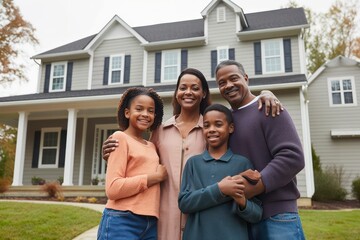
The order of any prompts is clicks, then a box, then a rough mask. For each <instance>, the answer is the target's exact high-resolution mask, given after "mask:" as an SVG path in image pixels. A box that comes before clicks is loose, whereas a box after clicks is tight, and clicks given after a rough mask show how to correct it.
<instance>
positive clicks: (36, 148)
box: [31, 131, 41, 168]
mask: <svg viewBox="0 0 360 240" xmlns="http://www.w3.org/2000/svg"><path fill="white" fill-rule="evenodd" d="M40 137H41V131H35V134H34V148H33V157H32V162H31V167H32V168H38V166H39V151H40Z"/></svg>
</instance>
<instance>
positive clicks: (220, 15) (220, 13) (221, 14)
mask: <svg viewBox="0 0 360 240" xmlns="http://www.w3.org/2000/svg"><path fill="white" fill-rule="evenodd" d="M216 19H217V22H218V23H221V22H226V8H225V7H218V8H217V9H216Z"/></svg>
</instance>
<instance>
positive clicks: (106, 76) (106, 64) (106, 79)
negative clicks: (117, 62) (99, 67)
mask: <svg viewBox="0 0 360 240" xmlns="http://www.w3.org/2000/svg"><path fill="white" fill-rule="evenodd" d="M109 62H110V57H105V59H104V76H103V85H108V84H109Z"/></svg>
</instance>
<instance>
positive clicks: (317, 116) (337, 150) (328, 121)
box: [308, 66, 360, 197]
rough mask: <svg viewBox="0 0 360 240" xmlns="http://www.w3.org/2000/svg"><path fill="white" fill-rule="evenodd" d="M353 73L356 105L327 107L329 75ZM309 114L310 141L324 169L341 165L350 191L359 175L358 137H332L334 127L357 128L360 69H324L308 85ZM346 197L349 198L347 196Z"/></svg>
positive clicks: (359, 141)
mask: <svg viewBox="0 0 360 240" xmlns="http://www.w3.org/2000/svg"><path fill="white" fill-rule="evenodd" d="M343 76H354V77H355V89H356V95H357V106H349V107H330V103H329V92H328V78H333V77H343ZM308 97H309V101H310V102H309V117H310V132H311V141H312V144H313V146H314V148H315V151H316V154H317V155H318V156H319V157H320V162H321V164H322V167H323V168H326V167H334V166H337V167H339V168H343V171H344V178H343V186H344V187H346V189H347V190H348V192H349V193H350V192H351V183H352V181H353V179H354V178H355V177H358V176H360V174H359V173H360V148H359V146H360V137H357V138H331V136H330V131H331V130H333V129H337V130H347V129H358V130H359V129H360V121H359V119H360V100H359V97H360V68H359V67H355V66H354V67H345V66H342V67H332V68H326V69H325V70H324V72H323V73H322V74H321V75H320V76H318V78H317V79H315V80H314V81H313V82H312V83H311V84H310V85H309V90H308ZM348 197H351V196H350V195H349V196H348Z"/></svg>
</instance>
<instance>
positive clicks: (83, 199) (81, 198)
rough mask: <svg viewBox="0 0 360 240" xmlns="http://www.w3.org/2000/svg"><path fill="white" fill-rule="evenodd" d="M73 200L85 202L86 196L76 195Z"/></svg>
mask: <svg viewBox="0 0 360 240" xmlns="http://www.w3.org/2000/svg"><path fill="white" fill-rule="evenodd" d="M75 202H87V198H86V197H81V196H79V197H76V199H75Z"/></svg>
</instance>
